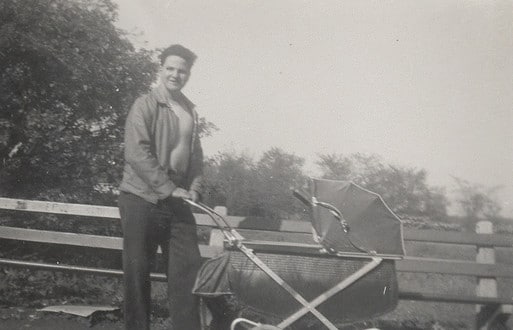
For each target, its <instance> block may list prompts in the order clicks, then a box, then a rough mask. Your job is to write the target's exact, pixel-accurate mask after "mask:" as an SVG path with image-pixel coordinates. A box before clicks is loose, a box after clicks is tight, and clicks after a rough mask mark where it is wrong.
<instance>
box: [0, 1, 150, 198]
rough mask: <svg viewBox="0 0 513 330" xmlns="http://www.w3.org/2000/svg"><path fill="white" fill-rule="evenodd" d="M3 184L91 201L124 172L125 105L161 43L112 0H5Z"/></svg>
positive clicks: (27, 193)
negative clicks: (132, 25) (139, 39)
mask: <svg viewBox="0 0 513 330" xmlns="http://www.w3.org/2000/svg"><path fill="white" fill-rule="evenodd" d="M0 6H1V10H0V22H1V23H0V58H1V60H2V64H3V65H2V68H0V86H1V87H0V88H1V90H2V93H0V98H1V100H0V109H1V112H0V125H2V128H3V130H4V139H3V141H2V142H3V143H2V144H1V149H0V159H1V161H2V168H1V170H0V187H2V188H1V189H2V194H8V195H9V196H13V197H14V196H19V197H25V198H52V199H57V200H71V201H72V200H80V201H82V202H85V201H91V199H92V198H94V196H95V191H94V189H93V187H95V186H97V185H98V184H100V183H114V182H117V181H119V177H120V173H121V170H120V160H121V150H122V149H121V148H120V146H121V144H122V128H123V122H124V119H125V113H126V111H127V109H128V108H129V107H130V105H131V103H132V102H133V101H134V99H135V97H136V96H138V95H139V94H140V93H141V92H143V91H146V90H148V88H149V86H150V84H151V82H152V81H153V80H154V73H155V69H156V65H155V63H154V62H153V61H152V53H151V52H149V51H146V50H135V49H134V47H133V46H132V44H131V43H130V42H129V41H128V40H127V39H126V35H125V34H124V32H122V31H120V30H118V29H117V28H116V27H115V26H114V25H113V23H114V21H115V20H116V7H115V5H114V4H113V3H112V2H110V1H109V0H95V1H86V0H76V1H66V0H39V1H30V2H27V1H16V0H2V2H1V5H0Z"/></svg>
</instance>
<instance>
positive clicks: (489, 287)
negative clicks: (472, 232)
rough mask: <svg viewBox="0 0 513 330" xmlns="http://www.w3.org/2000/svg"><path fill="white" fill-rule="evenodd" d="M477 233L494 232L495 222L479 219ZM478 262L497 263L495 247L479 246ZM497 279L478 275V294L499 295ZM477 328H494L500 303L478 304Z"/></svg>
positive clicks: (482, 295)
mask: <svg viewBox="0 0 513 330" xmlns="http://www.w3.org/2000/svg"><path fill="white" fill-rule="evenodd" d="M476 233H478V234H493V223H492V222H491V221H479V222H477V223H476ZM476 262H477V263H481V264H494V263H495V249H494V247H493V246H478V247H477V255H476ZM497 294H498V293H497V279H496V278H495V277H478V279H477V287H476V295H478V296H480V297H490V298H496V297H497V296H498V295H497ZM476 312H477V316H476V329H478V330H488V329H493V328H494V324H495V325H497V322H500V320H499V316H500V315H501V313H502V306H501V305H500V304H490V305H483V306H480V305H477V306H476Z"/></svg>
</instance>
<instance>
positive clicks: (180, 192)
mask: <svg viewBox="0 0 513 330" xmlns="http://www.w3.org/2000/svg"><path fill="white" fill-rule="evenodd" d="M171 197H174V198H182V199H191V198H192V196H191V194H190V193H189V192H188V191H187V190H185V189H183V188H176V189H175V190H173V192H172V193H171Z"/></svg>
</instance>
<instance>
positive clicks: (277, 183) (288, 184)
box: [255, 148, 306, 219]
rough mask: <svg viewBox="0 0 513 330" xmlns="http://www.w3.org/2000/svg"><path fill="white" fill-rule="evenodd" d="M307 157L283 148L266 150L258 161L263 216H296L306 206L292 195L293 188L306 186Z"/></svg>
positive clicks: (260, 204) (260, 201)
mask: <svg viewBox="0 0 513 330" xmlns="http://www.w3.org/2000/svg"><path fill="white" fill-rule="evenodd" d="M304 163H305V161H304V159H303V158H301V157H298V156H296V155H294V154H289V153H287V152H284V151H283V150H281V149H279V148H271V149H270V150H268V151H266V152H265V153H264V154H263V155H262V157H261V158H260V160H259V161H258V163H257V164H256V171H257V177H258V181H257V182H256V183H255V185H256V186H257V187H258V191H259V195H258V197H259V206H260V211H261V214H259V215H261V216H264V217H266V218H274V219H277V218H292V217H293V216H295V215H297V214H298V213H300V212H301V210H302V209H303V206H302V205H301V203H299V202H298V201H297V200H296V199H295V197H294V196H293V195H292V190H293V189H296V188H299V187H301V186H303V185H304V184H305V182H306V176H305V175H304V173H303V165H304Z"/></svg>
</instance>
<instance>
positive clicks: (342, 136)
mask: <svg viewBox="0 0 513 330" xmlns="http://www.w3.org/2000/svg"><path fill="white" fill-rule="evenodd" d="M116 3H117V4H118V6H119V20H118V23H117V24H118V26H119V27H120V28H122V29H124V30H127V31H128V32H131V33H132V34H134V35H132V36H131V37H130V39H131V40H132V41H133V42H134V44H136V45H137V46H138V47H144V48H147V49H155V48H163V47H166V46H168V45H170V44H173V43H181V44H183V45H185V46H186V47H188V48H190V49H192V50H193V51H194V52H195V53H196V54H198V60H197V62H196V64H195V65H194V67H193V70H192V75H191V78H190V81H189V83H188V85H187V86H186V87H185V89H184V93H185V94H186V95H187V96H188V97H189V98H190V99H191V100H193V102H194V103H196V104H197V107H198V108H197V109H198V112H199V113H200V115H202V116H204V117H206V118H207V119H208V120H209V121H211V122H213V123H215V124H216V126H217V127H218V128H219V131H218V132H216V133H215V134H214V135H213V136H212V137H209V138H206V139H204V140H203V147H204V149H205V153H206V154H207V155H215V154H217V153H218V152H222V151H236V152H244V153H246V154H248V155H249V156H252V157H254V158H255V159H258V157H259V156H260V155H261V153H262V152H264V151H266V150H269V149H270V148H271V147H279V148H281V149H282V150H284V151H286V152H289V153H294V154H296V155H297V156H301V157H303V158H305V160H306V170H307V172H309V173H311V174H312V175H315V171H316V170H317V169H316V167H315V161H316V160H317V159H318V155H320V154H333V153H335V154H343V155H349V154H352V153H356V152H360V153H365V154H376V155H379V156H381V157H382V159H383V160H384V162H386V163H390V164H394V165H399V166H407V167H414V168H417V169H425V170H427V172H428V183H429V184H430V185H433V186H444V187H446V188H447V192H448V193H449V195H451V194H452V193H453V192H454V189H455V185H454V179H453V177H458V178H462V179H465V180H468V181H469V182H471V183H475V184H482V185H484V186H486V187H495V186H501V187H502V188H501V189H500V190H499V191H498V193H497V198H499V199H500V201H501V203H502V207H503V211H502V215H504V216H508V217H513V129H512V126H513V87H512V86H513V84H512V83H513V1H511V0H510V1H501V0H493V1H492V0H490V1H484V0H481V1H473V0H465V1H463V0H462V1H455V0H452V1H451V0H440V1H437V0H429V1H428V0H416V1H411V0H396V1H391V0H389V1H385V0H383V1H381V0H380V1H377V0H376V1H368V0H359V1H356V0H352V1H342V0H336V1H335V0H311V1H306V0H279V1H278V0H259V1H256V0H254V1H249V0H248V1H245V0H216V1H197V0H117V1H116ZM452 210H453V211H456V209H454V208H453V209H452Z"/></svg>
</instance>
